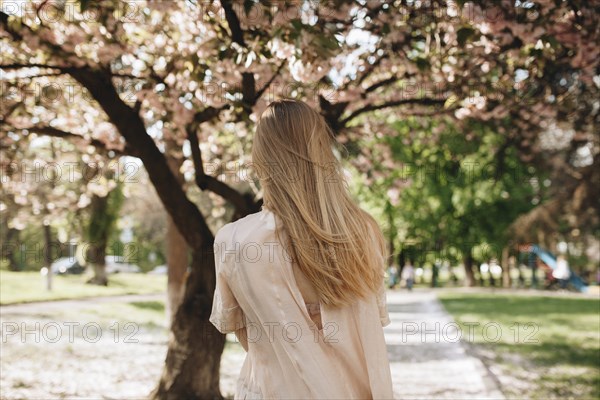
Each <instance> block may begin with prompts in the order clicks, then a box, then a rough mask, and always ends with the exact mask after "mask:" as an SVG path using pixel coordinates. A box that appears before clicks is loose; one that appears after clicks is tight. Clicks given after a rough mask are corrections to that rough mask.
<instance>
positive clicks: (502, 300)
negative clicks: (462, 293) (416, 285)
mask: <svg viewBox="0 0 600 400" xmlns="http://www.w3.org/2000/svg"><path fill="white" fill-rule="evenodd" d="M442 301H443V303H444V307H446V309H447V310H449V311H450V312H451V313H453V314H459V315H461V314H482V315H485V316H487V317H493V316H500V315H509V316H514V315H519V316H533V317H543V314H557V313H558V314H590V315H594V316H595V317H596V320H597V318H598V315H599V314H600V301H599V300H598V299H590V298H581V299H577V298H560V297H544V296H539V297H534V296H531V297H524V296H523V297H518V296H502V295H490V296H485V295H469V296H468V297H450V296H448V297H444V298H442Z"/></svg>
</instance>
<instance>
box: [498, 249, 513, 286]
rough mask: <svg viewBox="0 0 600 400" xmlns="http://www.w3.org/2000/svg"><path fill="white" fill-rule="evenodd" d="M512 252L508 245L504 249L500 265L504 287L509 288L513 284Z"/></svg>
mask: <svg viewBox="0 0 600 400" xmlns="http://www.w3.org/2000/svg"><path fill="white" fill-rule="evenodd" d="M509 258H510V252H509V250H508V246H505V247H504V248H503V249H502V257H501V261H500V266H501V267H502V287H504V288H509V287H510V286H511V284H512V282H511V279H510V259H509Z"/></svg>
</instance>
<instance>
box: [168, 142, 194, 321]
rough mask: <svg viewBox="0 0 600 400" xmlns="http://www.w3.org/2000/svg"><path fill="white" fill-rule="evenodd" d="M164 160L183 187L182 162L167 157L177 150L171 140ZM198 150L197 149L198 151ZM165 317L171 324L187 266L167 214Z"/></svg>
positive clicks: (184, 245)
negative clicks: (173, 150)
mask: <svg viewBox="0 0 600 400" xmlns="http://www.w3.org/2000/svg"><path fill="white" fill-rule="evenodd" d="M165 145H166V150H167V151H166V158H167V163H168V164H169V168H171V171H172V172H173V175H175V177H176V178H177V181H178V182H179V184H180V185H182V186H183V185H184V182H185V180H184V178H183V175H182V174H181V172H180V168H181V165H182V163H183V160H182V159H181V158H176V157H173V156H170V155H169V150H171V149H177V147H178V146H177V143H176V142H175V141H173V140H166V142H165ZM198 150H199V149H198ZM166 239H167V243H166V244H167V303H168V304H167V307H166V308H167V316H168V319H169V324H172V323H173V318H174V317H175V313H176V311H177V307H179V304H180V303H181V300H182V298H183V294H184V288H185V275H186V273H187V268H188V264H189V257H188V256H189V246H188V245H187V243H186V241H185V238H184V237H183V235H181V233H180V232H179V230H178V229H177V225H176V224H175V223H174V222H173V218H171V216H169V215H168V214H167V237H166Z"/></svg>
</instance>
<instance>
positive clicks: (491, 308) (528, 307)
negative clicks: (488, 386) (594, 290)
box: [440, 293, 600, 399]
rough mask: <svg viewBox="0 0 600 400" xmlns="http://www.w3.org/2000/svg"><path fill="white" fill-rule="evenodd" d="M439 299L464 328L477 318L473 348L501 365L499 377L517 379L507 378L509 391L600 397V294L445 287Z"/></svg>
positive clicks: (511, 393) (510, 394)
mask: <svg viewBox="0 0 600 400" xmlns="http://www.w3.org/2000/svg"><path fill="white" fill-rule="evenodd" d="M440 300H441V301H442V303H443V304H444V306H445V307H446V309H447V310H448V311H449V312H450V313H451V314H452V315H453V316H454V318H455V319H456V321H457V322H458V323H459V324H460V325H461V328H462V329H463V332H465V333H466V332H468V329H469V324H471V325H473V324H475V323H477V324H478V325H476V326H475V328H474V329H473V333H474V335H473V343H474V344H475V350H476V351H477V350H480V351H482V353H483V354H486V355H487V356H486V358H487V359H488V360H487V361H488V362H489V363H491V364H493V365H494V367H495V368H497V371H501V375H504V376H503V377H502V376H501V377H500V381H501V382H502V381H504V382H513V383H514V384H508V385H506V384H503V387H502V389H503V391H504V392H505V393H506V395H507V396H508V397H510V398H540V399H542V398H544V399H545V398H578V399H598V398H600V299H595V298H583V297H582V298H573V297H568V298H567V297H564V298H563V297H549V296H535V295H532V296H517V295H509V294H456V293H441V294H440ZM486 324H487V325H486ZM495 324H497V325H495ZM493 325H495V326H497V327H499V328H500V329H499V331H500V337H498V335H497V334H496V331H497V329H496V328H495V327H494V326H493ZM486 326H488V327H489V328H488V329H487V331H486V332H485V333H484V327H486ZM463 338H465V337H463ZM496 339H497V340H496ZM504 382H503V383H504ZM525 382H526V383H525Z"/></svg>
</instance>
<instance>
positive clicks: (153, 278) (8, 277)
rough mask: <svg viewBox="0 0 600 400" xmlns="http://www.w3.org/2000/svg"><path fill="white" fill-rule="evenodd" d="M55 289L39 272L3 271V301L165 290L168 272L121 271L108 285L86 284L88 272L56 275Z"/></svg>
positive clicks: (0, 278)
mask: <svg viewBox="0 0 600 400" xmlns="http://www.w3.org/2000/svg"><path fill="white" fill-rule="evenodd" d="M52 278H53V281H52V286H53V287H52V291H48V290H46V282H45V277H43V276H41V275H40V273H39V272H12V271H4V270H0V304H2V305H4V304H13V303H23V302H32V301H43V300H59V299H75V298H83V297H94V296H114V295H122V294H145V293H163V292H164V291H165V290H166V287H167V277H166V276H165V275H147V274H133V273H119V274H114V275H109V283H108V286H106V287H105V286H97V285H89V284H86V283H85V281H86V280H87V279H88V278H89V275H87V274H82V275H58V276H53V277H52Z"/></svg>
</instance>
